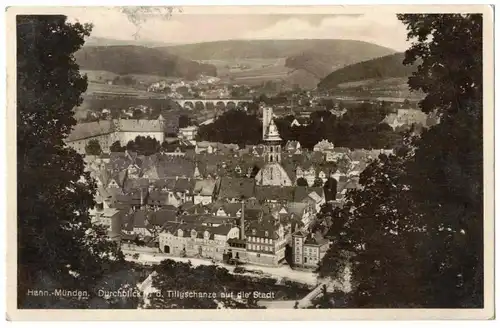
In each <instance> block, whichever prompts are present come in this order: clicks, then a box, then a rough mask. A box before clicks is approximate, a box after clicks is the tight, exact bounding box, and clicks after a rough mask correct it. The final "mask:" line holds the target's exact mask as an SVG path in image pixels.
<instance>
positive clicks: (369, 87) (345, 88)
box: [331, 77, 424, 101]
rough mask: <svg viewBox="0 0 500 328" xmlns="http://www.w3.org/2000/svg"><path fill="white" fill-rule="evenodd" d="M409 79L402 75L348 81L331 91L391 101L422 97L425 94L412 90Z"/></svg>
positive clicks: (336, 93)
mask: <svg viewBox="0 0 500 328" xmlns="http://www.w3.org/2000/svg"><path fill="white" fill-rule="evenodd" d="M407 81H408V78H407V77H400V78H386V79H367V80H363V81H356V82H347V83H342V84H339V85H338V86H337V87H336V88H334V89H332V90H331V93H332V94H335V95H342V96H349V97H362V98H363V97H369V98H381V100H391V101H399V100H401V101H402V100H404V99H409V100H419V99H422V98H423V97H424V95H423V94H422V93H420V92H414V91H411V90H410V88H409V86H408V83H407Z"/></svg>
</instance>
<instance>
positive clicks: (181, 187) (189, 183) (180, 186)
mask: <svg viewBox="0 0 500 328" xmlns="http://www.w3.org/2000/svg"><path fill="white" fill-rule="evenodd" d="M194 185H195V180H194V179H191V178H189V179H178V180H177V181H176V182H175V187H174V190H175V191H181V192H184V191H187V192H190V193H191V192H192V191H193V189H194Z"/></svg>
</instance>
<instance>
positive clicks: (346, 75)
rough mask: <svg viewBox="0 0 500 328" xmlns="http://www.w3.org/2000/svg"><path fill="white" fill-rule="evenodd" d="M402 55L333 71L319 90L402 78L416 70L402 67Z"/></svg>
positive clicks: (412, 67)
mask: <svg viewBox="0 0 500 328" xmlns="http://www.w3.org/2000/svg"><path fill="white" fill-rule="evenodd" d="M403 60H404V53H397V54H393V55H389V56H384V57H380V58H375V59H371V60H367V61H363V62H360V63H357V64H353V65H349V66H346V67H343V68H341V69H338V70H336V71H333V72H332V73H331V74H329V75H328V76H327V77H325V78H324V79H323V80H321V82H320V83H319V84H318V89H320V90H331V89H334V88H338V87H340V85H342V84H343V85H344V87H345V84H348V83H351V84H352V83H353V82H358V81H364V80H384V79H392V78H404V77H407V76H409V75H411V73H412V72H413V71H414V70H415V69H416V65H412V66H405V65H403Z"/></svg>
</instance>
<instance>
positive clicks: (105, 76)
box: [80, 69, 178, 85]
mask: <svg viewBox="0 0 500 328" xmlns="http://www.w3.org/2000/svg"><path fill="white" fill-rule="evenodd" d="M80 72H81V73H82V74H87V77H88V79H89V82H94V83H106V82H107V81H113V80H114V79H115V78H116V77H125V76H129V77H131V78H133V79H134V80H136V81H137V82H138V83H141V84H145V85H150V84H152V83H155V82H158V81H174V80H178V78H172V77H165V76H159V75H146V74H127V75H118V74H115V73H112V72H109V71H99V70H86V69H81V70H80Z"/></svg>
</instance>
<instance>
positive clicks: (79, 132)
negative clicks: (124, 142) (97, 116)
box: [66, 121, 113, 142]
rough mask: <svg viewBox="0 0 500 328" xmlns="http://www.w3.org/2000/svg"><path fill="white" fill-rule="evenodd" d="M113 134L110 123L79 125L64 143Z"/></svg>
mask: <svg viewBox="0 0 500 328" xmlns="http://www.w3.org/2000/svg"><path fill="white" fill-rule="evenodd" d="M111 132H113V125H112V124H111V121H98V122H88V123H79V124H77V125H75V126H74V127H73V130H71V132H70V134H69V136H68V138H67V139H66V141H69V142H71V141H76V140H82V139H87V138H91V137H96V136H100V135H104V134H109V133H111Z"/></svg>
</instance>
